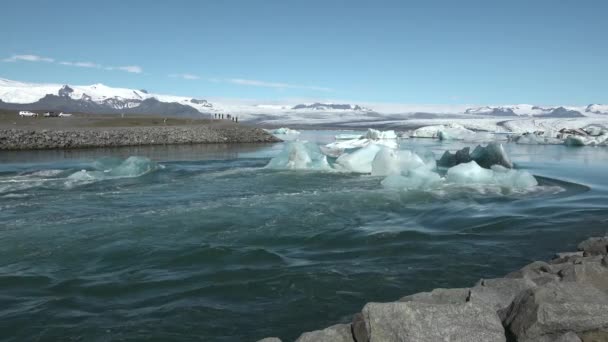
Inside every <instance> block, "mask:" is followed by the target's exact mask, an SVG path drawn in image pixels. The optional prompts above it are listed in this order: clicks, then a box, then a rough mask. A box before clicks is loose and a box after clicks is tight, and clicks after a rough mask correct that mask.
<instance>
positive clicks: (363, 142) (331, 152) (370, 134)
mask: <svg viewBox="0 0 608 342" xmlns="http://www.w3.org/2000/svg"><path fill="white" fill-rule="evenodd" d="M346 136H347V135H339V136H336V141H335V142H333V143H330V144H327V145H325V146H323V147H322V148H321V151H323V153H324V154H325V155H327V156H330V157H339V156H340V155H342V154H344V152H345V151H346V152H348V150H352V149H358V148H363V147H366V146H369V145H371V144H374V145H382V146H386V147H389V148H394V149H396V148H398V147H399V143H398V142H397V134H395V131H378V130H375V129H371V128H370V129H368V131H367V133H366V134H365V137H363V136H360V135H359V136H357V137H355V138H354V139H348V140H343V139H339V138H344V137H346Z"/></svg>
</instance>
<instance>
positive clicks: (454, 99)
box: [0, 0, 608, 105]
mask: <svg viewBox="0 0 608 342" xmlns="http://www.w3.org/2000/svg"><path fill="white" fill-rule="evenodd" d="M1 12H2V20H0V36H1V37H2V38H3V39H2V43H1V44H0V78H7V79H12V80H19V81H26V82H41V83H42V82H48V83H66V84H68V83H69V84H93V83H103V84H107V85H110V86H114V87H128V88H136V89H147V90H148V91H151V92H155V93H166V94H175V95H184V96H196V97H199V98H220V97H221V98H235V99H236V98H239V99H258V100H266V101H270V100H274V101H276V100H280V99H289V98H302V99H311V100H313V99H314V100H328V99H348V100H349V101H353V102H379V103H411V104H512V103H532V104H542V105H557V104H569V105H585V104H589V103H608V43H607V42H606V41H607V40H606V36H607V34H608V20H607V18H608V17H607V16H606V14H607V13H608V1H604V0H589V1H586V0H580V1H573V0H564V1H555V0H534V1H530V0H525V1H520V0H510V1H489V0H483V1H482V0H476V1H474V0H463V1H458V0H445V1H438V0H428V1H422V0H420V1H405V0H402V1H383V0H377V1H371V0H370V1H356V0H352V1H338V0H324V1H319V0H307V1H295V0H293V1H290V0H283V1H278V0H242V1H235V0H224V1H219V0H217V1H213V0H207V1H196V0H191V1H188V0H173V1H162V2H161V1H143V0H130V1H83V0H80V1H71V0H66V1H62V0H57V1H42V0H41V1H30V0H20V1H10V2H6V3H3V4H2V11H1Z"/></svg>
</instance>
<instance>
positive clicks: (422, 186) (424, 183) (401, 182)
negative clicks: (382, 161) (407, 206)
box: [381, 167, 444, 190]
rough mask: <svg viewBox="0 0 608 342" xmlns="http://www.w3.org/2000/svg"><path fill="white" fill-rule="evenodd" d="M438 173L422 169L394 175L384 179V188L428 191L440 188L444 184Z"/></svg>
mask: <svg viewBox="0 0 608 342" xmlns="http://www.w3.org/2000/svg"><path fill="white" fill-rule="evenodd" d="M443 181H444V180H443V178H441V177H440V176H439V175H438V174H437V173H435V172H433V171H431V170H429V169H426V168H424V167H420V168H417V169H413V170H409V171H407V172H404V174H401V175H399V174H392V175H389V176H388V177H386V178H384V180H383V181H382V182H381V184H382V186H383V187H385V188H387V189H394V190H428V189H433V188H436V187H438V186H439V185H440V184H441V183H442V182H443Z"/></svg>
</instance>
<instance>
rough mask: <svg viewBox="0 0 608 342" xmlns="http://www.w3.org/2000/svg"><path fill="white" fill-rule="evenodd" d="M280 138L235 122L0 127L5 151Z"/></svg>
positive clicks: (266, 140) (0, 139)
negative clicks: (171, 124)
mask: <svg viewBox="0 0 608 342" xmlns="http://www.w3.org/2000/svg"><path fill="white" fill-rule="evenodd" d="M280 141H281V140H280V139H278V138H276V137H275V136H273V135H272V134H270V133H268V132H266V131H264V130H263V129H261V128H257V127H251V126H245V125H238V124H230V125H192V126H186V125H184V126H140V127H94V128H90V127H86V128H85V127H69V128H55V129H46V128H2V129H0V150H5V151H19V150H21V151H23V150H53V149H82V148H100V147H101V148H103V147H123V146H147V145H188V144H233V143H276V142H280Z"/></svg>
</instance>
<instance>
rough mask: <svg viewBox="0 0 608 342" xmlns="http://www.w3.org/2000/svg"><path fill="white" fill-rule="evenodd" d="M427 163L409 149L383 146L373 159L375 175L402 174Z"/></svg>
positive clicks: (373, 173) (373, 172)
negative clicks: (394, 148)
mask: <svg viewBox="0 0 608 342" xmlns="http://www.w3.org/2000/svg"><path fill="white" fill-rule="evenodd" d="M425 165H426V164H425V162H424V161H423V160H422V158H420V157H419V156H418V155H417V154H416V153H414V152H412V151H408V150H401V151H399V150H393V149H389V148H386V147H383V148H382V149H381V150H380V151H379V152H378V153H377V154H376V156H375V157H374V160H373V161H372V171H371V172H372V175H373V176H388V175H393V174H401V173H403V172H407V171H410V170H413V169H416V168H419V167H424V166H425Z"/></svg>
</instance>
